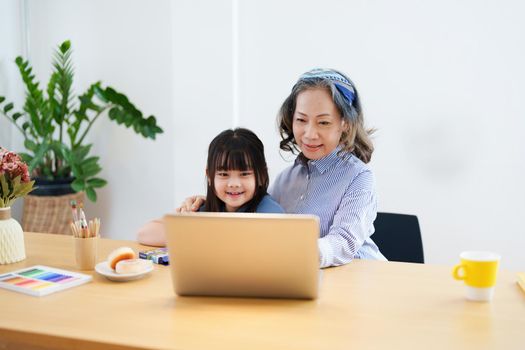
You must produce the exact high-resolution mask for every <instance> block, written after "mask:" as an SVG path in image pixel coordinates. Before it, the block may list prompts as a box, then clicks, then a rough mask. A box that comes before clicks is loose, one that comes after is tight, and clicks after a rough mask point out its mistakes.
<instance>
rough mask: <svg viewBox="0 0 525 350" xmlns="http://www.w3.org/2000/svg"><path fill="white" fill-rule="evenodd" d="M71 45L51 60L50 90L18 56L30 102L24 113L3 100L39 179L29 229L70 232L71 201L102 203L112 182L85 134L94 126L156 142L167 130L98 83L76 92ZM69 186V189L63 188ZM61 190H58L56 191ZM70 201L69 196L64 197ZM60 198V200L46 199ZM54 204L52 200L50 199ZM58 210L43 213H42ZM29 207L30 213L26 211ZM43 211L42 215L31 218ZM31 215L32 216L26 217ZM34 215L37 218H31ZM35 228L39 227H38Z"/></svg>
mask: <svg viewBox="0 0 525 350" xmlns="http://www.w3.org/2000/svg"><path fill="white" fill-rule="evenodd" d="M71 53H72V50H71V43H70V41H69V40H68V41H64V42H63V43H62V44H61V45H59V46H58V48H57V49H56V50H55V53H54V58H53V61H52V64H53V70H52V73H51V77H50V79H49V82H48V84H47V87H46V88H45V90H44V89H43V88H42V87H41V86H40V83H39V82H38V81H37V80H36V79H35V76H34V74H33V72H32V67H31V66H30V64H29V62H28V61H27V60H24V59H23V58H22V57H20V56H19V57H17V58H16V59H15V63H16V65H17V66H18V69H19V71H20V75H21V77H22V80H23V82H24V85H25V88H26V97H25V104H24V106H23V110H22V111H16V110H15V108H14V105H13V103H10V102H7V101H6V99H5V97H4V96H0V113H1V114H3V115H4V116H5V117H6V118H7V119H8V120H9V121H10V122H12V123H13V125H14V126H15V127H16V129H17V130H18V131H20V133H21V134H22V136H23V137H24V146H25V148H26V150H27V152H25V153H19V154H20V156H21V157H22V159H23V160H24V161H25V162H27V164H28V166H29V172H30V174H31V177H32V178H33V179H35V180H36V182H35V185H36V186H37V188H36V190H35V191H33V192H32V193H31V195H30V196H27V197H26V199H25V201H24V213H23V220H22V221H23V226H24V229H25V230H35V231H36V230H38V231H44V232H58V233H65V232H68V229H67V225H68V222H67V220H66V219H65V218H66V216H65V214H64V213H66V212H67V211H68V210H69V200H71V199H77V200H78V198H79V197H78V196H81V197H80V198H83V193H85V194H86V196H87V197H88V199H90V200H91V201H93V202H95V201H96V200H97V192H96V190H97V189H98V188H100V187H103V186H105V185H106V184H107V182H106V180H104V179H102V178H100V177H99V176H98V174H99V173H100V171H101V170H102V168H101V167H100V164H99V159H100V158H99V157H98V156H96V155H92V154H91V153H90V152H91V147H92V144H91V143H88V141H87V139H86V136H87V135H88V133H89V131H90V130H91V127H92V126H93V124H94V123H95V122H96V121H97V120H98V119H99V118H100V117H104V116H108V117H109V119H110V120H112V121H114V122H116V123H117V124H119V125H123V126H125V127H127V128H131V129H132V130H133V131H135V133H137V134H139V135H142V136H143V137H145V138H150V139H155V136H156V135H157V134H160V133H162V132H163V131H162V129H161V128H160V127H159V126H158V125H157V121H156V119H155V117H154V116H149V117H147V118H145V117H144V116H143V114H142V112H141V111H140V110H139V109H137V108H136V107H135V106H134V105H133V103H132V102H130V101H129V99H128V98H127V97H126V96H125V95H124V94H122V93H120V92H118V91H117V90H115V89H114V88H112V87H110V86H103V85H102V83H101V82H96V83H93V84H91V85H90V86H89V88H88V89H87V90H86V91H85V92H84V93H83V94H81V95H80V96H77V95H75V93H74V92H73V89H72V86H73V75H74V74H73V72H74V71H73V64H72V60H71ZM63 184H65V188H66V190H65V191H62V190H60V188H63V187H64V185H63ZM57 188H58V191H57ZM74 192H77V197H74V198H63V200H62V201H61V202H60V203H59V204H57V202H56V201H54V202H38V203H39V204H34V203H33V202H31V201H35V203H36V201H37V198H38V200H40V199H41V198H44V197H35V196H42V195H44V196H46V195H47V196H49V195H51V196H58V195H63V194H65V193H74ZM60 197H66V196H60ZM45 198H53V199H54V198H56V197H45ZM50 200H51V199H50ZM51 207H58V208H59V209H53V210H54V211H53V212H52V213H51V212H46V213H45V215H44V214H43V213H42V211H43V210H51V209H49V208H51ZM26 208H30V209H26ZM34 211H38V212H39V214H38V217H37V216H34V215H32V214H28V212H29V213H31V212H34ZM26 214H28V215H26ZM26 216H32V217H33V219H32V220H26ZM42 217H45V218H49V217H54V218H53V219H52V220H51V219H50V221H53V222H55V221H56V218H57V217H60V218H61V219H60V220H61V221H62V222H61V224H60V226H58V228H54V229H51V228H48V227H47V226H45V224H38V226H32V225H31V224H27V225H26V222H35V223H40V222H41V221H42V220H41V218H42ZM35 227H36V228H35Z"/></svg>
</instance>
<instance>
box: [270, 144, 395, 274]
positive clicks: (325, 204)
mask: <svg viewBox="0 0 525 350" xmlns="http://www.w3.org/2000/svg"><path fill="white" fill-rule="evenodd" d="M339 150H340V148H339V147H338V148H336V149H335V150H334V151H333V152H332V153H330V154H329V155H328V156H326V157H324V158H321V159H318V160H308V159H306V158H305V157H304V156H303V155H302V154H300V155H299V156H298V157H297V159H296V160H295V163H294V165H292V166H291V167H289V168H287V169H285V170H283V171H282V172H281V173H280V174H279V175H278V176H277V179H276V180H275V182H274V183H273V185H272V186H271V188H270V191H269V193H270V194H271V195H272V197H273V198H274V199H275V200H276V201H277V202H279V204H280V205H281V206H282V207H283V208H284V210H285V212H287V213H295V214H313V215H317V216H318V217H319V221H320V224H321V227H320V238H319V240H318V244H319V255H320V265H321V267H328V266H338V265H343V264H346V263H348V262H350V261H351V260H352V259H376V260H386V259H385V257H384V256H383V255H382V254H381V252H379V249H378V248H377V245H376V244H375V243H374V242H373V241H372V240H371V239H370V236H371V235H372V234H373V233H374V224H373V223H374V220H375V218H376V215H377V199H376V193H375V181H374V176H373V174H372V172H371V171H370V169H369V168H368V166H367V165H366V164H365V163H363V162H362V161H361V160H360V159H359V158H357V157H356V156H354V155H353V154H350V153H343V154H342V155H338V154H337V152H338V151H339Z"/></svg>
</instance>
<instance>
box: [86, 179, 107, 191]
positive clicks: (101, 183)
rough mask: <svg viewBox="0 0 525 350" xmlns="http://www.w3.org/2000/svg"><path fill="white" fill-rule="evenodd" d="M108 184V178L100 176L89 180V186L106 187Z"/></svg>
mask: <svg viewBox="0 0 525 350" xmlns="http://www.w3.org/2000/svg"><path fill="white" fill-rule="evenodd" d="M107 184H108V182H107V181H106V180H104V179H100V178H96V177H94V178H92V179H89V180H87V185H88V186H89V187H95V188H99V187H104V186H106V185H107Z"/></svg>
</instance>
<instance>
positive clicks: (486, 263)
mask: <svg viewBox="0 0 525 350" xmlns="http://www.w3.org/2000/svg"><path fill="white" fill-rule="evenodd" d="M459 257H460V261H461V262H460V263H459V264H458V265H456V266H454V269H453V270H452V276H453V277H454V278H455V279H457V280H462V281H464V282H465V285H466V297H467V299H469V300H475V301H490V300H491V299H492V297H493V295H494V286H495V285H496V277H497V274H498V267H499V261H500V259H501V257H500V256H499V255H498V254H496V253H492V252H482V251H468V252H463V253H461V254H460V255H459Z"/></svg>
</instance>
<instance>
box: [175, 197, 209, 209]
mask: <svg viewBox="0 0 525 350" xmlns="http://www.w3.org/2000/svg"><path fill="white" fill-rule="evenodd" d="M204 202H206V197H204V196H191V197H188V198H186V199H185V200H184V202H182V204H181V206H180V207H178V208H177V209H175V212H177V213H184V212H192V211H197V210H199V208H200V207H201V205H203V204H204Z"/></svg>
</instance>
